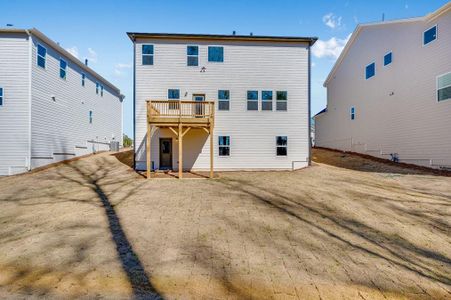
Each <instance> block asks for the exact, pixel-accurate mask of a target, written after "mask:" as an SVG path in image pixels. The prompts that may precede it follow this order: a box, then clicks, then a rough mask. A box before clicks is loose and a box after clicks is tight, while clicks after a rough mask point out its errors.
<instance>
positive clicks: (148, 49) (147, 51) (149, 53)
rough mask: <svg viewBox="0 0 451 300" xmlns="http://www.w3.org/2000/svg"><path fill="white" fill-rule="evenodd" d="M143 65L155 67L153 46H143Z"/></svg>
mask: <svg viewBox="0 0 451 300" xmlns="http://www.w3.org/2000/svg"><path fill="white" fill-rule="evenodd" d="M142 64H143V65H153V45H142Z"/></svg>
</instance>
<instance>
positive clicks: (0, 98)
mask: <svg viewBox="0 0 451 300" xmlns="http://www.w3.org/2000/svg"><path fill="white" fill-rule="evenodd" d="M0 106H3V88H0Z"/></svg>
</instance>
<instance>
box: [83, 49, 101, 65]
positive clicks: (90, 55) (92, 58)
mask: <svg viewBox="0 0 451 300" xmlns="http://www.w3.org/2000/svg"><path fill="white" fill-rule="evenodd" d="M86 58H87V59H88V61H89V62H93V63H96V62H97V58H98V56H97V52H95V51H94V50H93V49H92V48H88V55H87V56H86Z"/></svg>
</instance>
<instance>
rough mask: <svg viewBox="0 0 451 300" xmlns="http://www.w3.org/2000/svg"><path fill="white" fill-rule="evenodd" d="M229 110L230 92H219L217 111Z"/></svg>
mask: <svg viewBox="0 0 451 300" xmlns="http://www.w3.org/2000/svg"><path fill="white" fill-rule="evenodd" d="M229 109H230V91H228V90H219V91H218V110H229Z"/></svg>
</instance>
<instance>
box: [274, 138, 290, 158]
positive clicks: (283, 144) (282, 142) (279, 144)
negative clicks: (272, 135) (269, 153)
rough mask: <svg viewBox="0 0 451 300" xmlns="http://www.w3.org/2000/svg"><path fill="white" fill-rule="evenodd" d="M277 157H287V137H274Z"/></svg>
mask: <svg viewBox="0 0 451 300" xmlns="http://www.w3.org/2000/svg"><path fill="white" fill-rule="evenodd" d="M276 148H277V149H276V151H277V156H287V153H288V137H287V136H276Z"/></svg>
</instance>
